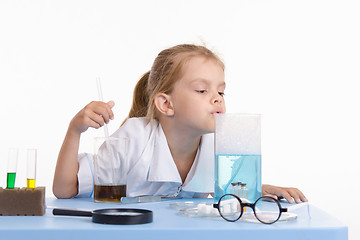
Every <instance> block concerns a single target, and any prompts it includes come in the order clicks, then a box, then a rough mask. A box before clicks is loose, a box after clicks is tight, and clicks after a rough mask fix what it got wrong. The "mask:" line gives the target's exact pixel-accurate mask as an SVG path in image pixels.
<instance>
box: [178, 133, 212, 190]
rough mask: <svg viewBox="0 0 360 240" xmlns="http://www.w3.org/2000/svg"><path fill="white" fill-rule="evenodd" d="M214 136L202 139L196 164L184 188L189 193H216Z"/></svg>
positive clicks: (209, 135)
mask: <svg viewBox="0 0 360 240" xmlns="http://www.w3.org/2000/svg"><path fill="white" fill-rule="evenodd" d="M214 154H215V153H214V134H213V133H210V134H205V135H203V136H202V137H201V142H200V146H199V149H198V152H197V155H196V159H195V162H194V164H193V166H192V167H191V169H190V172H189V174H188V176H187V178H186V180H185V184H184V186H183V190H184V191H189V192H203V193H210V192H214V165H215V161H214V159H215V158H214Z"/></svg>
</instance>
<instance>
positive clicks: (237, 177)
mask: <svg viewBox="0 0 360 240" xmlns="http://www.w3.org/2000/svg"><path fill="white" fill-rule="evenodd" d="M233 182H242V183H246V187H247V189H248V200H249V201H250V202H255V201H256V200H257V199H258V198H259V197H261V194H262V187H261V155H234V154H231V155H229V154H226V155H225V154H217V155H215V192H214V198H215V200H216V201H217V200H219V199H220V197H221V196H223V195H224V194H228V193H232V192H231V183H233Z"/></svg>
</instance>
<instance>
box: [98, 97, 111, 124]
mask: <svg viewBox="0 0 360 240" xmlns="http://www.w3.org/2000/svg"><path fill="white" fill-rule="evenodd" d="M98 103H99V104H97V105H96V106H94V108H93V111H94V112H95V113H96V114H98V115H100V116H102V118H103V119H104V121H105V123H108V122H109V121H110V119H113V118H114V114H113V112H112V110H111V108H110V106H109V105H108V104H107V103H103V102H98Z"/></svg>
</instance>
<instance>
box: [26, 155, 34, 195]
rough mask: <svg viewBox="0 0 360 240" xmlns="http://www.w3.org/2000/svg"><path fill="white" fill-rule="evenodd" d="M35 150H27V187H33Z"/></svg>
mask: <svg viewBox="0 0 360 240" xmlns="http://www.w3.org/2000/svg"><path fill="white" fill-rule="evenodd" d="M36 158H37V150H36V149H28V151H27V174H26V175H27V188H32V189H34V188H35V179H36Z"/></svg>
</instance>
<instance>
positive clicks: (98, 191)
mask: <svg viewBox="0 0 360 240" xmlns="http://www.w3.org/2000/svg"><path fill="white" fill-rule="evenodd" d="M122 197H126V185H94V200H95V202H120V200H121V198H122Z"/></svg>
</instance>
